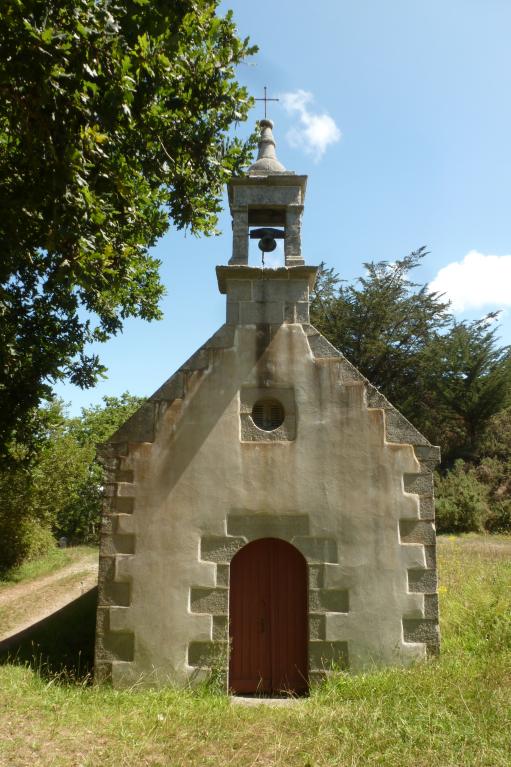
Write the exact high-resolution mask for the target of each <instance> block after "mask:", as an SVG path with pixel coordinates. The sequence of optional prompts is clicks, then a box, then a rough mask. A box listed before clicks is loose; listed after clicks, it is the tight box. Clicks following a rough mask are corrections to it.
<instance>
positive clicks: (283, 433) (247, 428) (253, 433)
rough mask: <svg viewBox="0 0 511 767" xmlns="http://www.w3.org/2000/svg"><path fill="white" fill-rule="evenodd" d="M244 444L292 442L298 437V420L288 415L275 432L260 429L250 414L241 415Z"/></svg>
mask: <svg viewBox="0 0 511 767" xmlns="http://www.w3.org/2000/svg"><path fill="white" fill-rule="evenodd" d="M240 422H241V424H240V425H241V441H242V442H290V441H292V440H294V439H295V437H296V418H295V416H294V414H292V413H286V415H285V418H284V421H283V423H282V424H281V425H280V426H279V427H278V429H274V430H273V431H265V430H264V429H259V428H258V427H257V426H256V425H255V423H254V422H253V420H252V417H251V415H250V414H249V413H241V414H240Z"/></svg>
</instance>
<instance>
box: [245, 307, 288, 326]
mask: <svg viewBox="0 0 511 767" xmlns="http://www.w3.org/2000/svg"><path fill="white" fill-rule="evenodd" d="M239 306H240V319H239V321H240V324H242V325H258V324H260V323H268V324H269V325H281V324H282V323H283V322H284V304H283V303H282V302H281V301H250V302H249V301H242V302H241V303H240V304H239Z"/></svg>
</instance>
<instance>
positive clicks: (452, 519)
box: [435, 460, 490, 532]
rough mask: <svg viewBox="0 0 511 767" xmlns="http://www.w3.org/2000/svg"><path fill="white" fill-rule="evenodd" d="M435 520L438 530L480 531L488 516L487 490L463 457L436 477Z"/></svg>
mask: <svg viewBox="0 0 511 767" xmlns="http://www.w3.org/2000/svg"><path fill="white" fill-rule="evenodd" d="M435 485H436V486H435V494H436V524H437V530H438V531H439V532H446V531H449V532H471V531H474V532H479V531H481V530H484V527H485V522H486V520H487V518H488V516H489V513H490V509H489V505H488V491H487V489H486V487H485V486H484V485H483V484H482V483H481V482H479V480H478V479H477V473H476V471H475V469H472V468H467V467H466V466H465V464H464V463H463V461H462V460H458V461H456V462H455V464H454V467H453V468H452V470H451V471H448V472H447V474H446V475H445V476H444V477H442V476H437V477H436V482H435Z"/></svg>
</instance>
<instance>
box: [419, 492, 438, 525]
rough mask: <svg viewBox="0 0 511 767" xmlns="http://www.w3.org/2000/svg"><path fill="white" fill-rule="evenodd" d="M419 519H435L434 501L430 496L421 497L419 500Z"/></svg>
mask: <svg viewBox="0 0 511 767" xmlns="http://www.w3.org/2000/svg"><path fill="white" fill-rule="evenodd" d="M419 517H420V519H427V520H432V521H433V520H434V519H435V500H434V498H433V496H432V495H430V496H427V495H423V496H421V497H420V499H419Z"/></svg>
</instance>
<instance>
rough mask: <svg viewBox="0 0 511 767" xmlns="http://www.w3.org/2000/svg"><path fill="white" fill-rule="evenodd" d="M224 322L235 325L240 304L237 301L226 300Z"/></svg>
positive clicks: (238, 316) (237, 320)
mask: <svg viewBox="0 0 511 767" xmlns="http://www.w3.org/2000/svg"><path fill="white" fill-rule="evenodd" d="M226 307H227V314H226V320H225V321H226V322H227V324H228V325H237V324H238V322H239V321H240V305H239V303H238V301H227V304H226Z"/></svg>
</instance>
